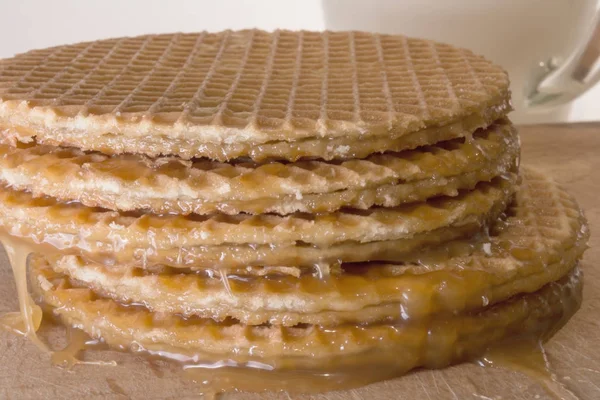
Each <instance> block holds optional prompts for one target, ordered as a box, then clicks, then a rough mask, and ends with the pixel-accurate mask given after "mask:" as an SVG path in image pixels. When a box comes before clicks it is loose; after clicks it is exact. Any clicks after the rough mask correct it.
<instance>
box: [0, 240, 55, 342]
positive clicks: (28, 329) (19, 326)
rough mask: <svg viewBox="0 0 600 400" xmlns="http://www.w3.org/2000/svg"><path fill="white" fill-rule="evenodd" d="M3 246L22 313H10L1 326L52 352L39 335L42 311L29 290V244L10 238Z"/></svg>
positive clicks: (3, 242)
mask: <svg viewBox="0 0 600 400" xmlns="http://www.w3.org/2000/svg"><path fill="white" fill-rule="evenodd" d="M2 244H3V245H4V249H5V250H6V254H7V255H8V259H9V262H10V265H11V267H12V271H13V275H14V279H15V283H16V285H17V295H18V298H19V310H20V311H19V313H16V312H10V313H7V314H5V315H3V316H2V317H0V325H2V327H3V328H4V329H7V330H9V331H12V332H16V333H18V334H20V335H23V336H25V337H26V338H28V339H29V340H31V342H32V343H33V344H35V345H36V346H37V347H38V348H39V349H40V350H42V351H44V352H50V349H49V348H48V346H47V345H46V344H45V343H43V342H42V341H41V340H40V339H39V337H38V335H37V330H38V329H39V327H40V324H41V323H42V309H41V308H40V306H38V305H37V304H35V302H34V301H33V299H32V298H31V295H30V294H29V290H28V289H27V258H28V256H29V254H31V249H30V247H29V246H28V245H27V244H24V243H23V242H21V241H20V240H18V239H13V238H11V237H9V236H4V237H3V238H2ZM19 316H20V318H19Z"/></svg>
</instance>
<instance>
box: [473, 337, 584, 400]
mask: <svg viewBox="0 0 600 400" xmlns="http://www.w3.org/2000/svg"><path fill="white" fill-rule="evenodd" d="M477 364H478V365H481V366H482V367H492V368H504V369H508V370H512V371H517V372H520V373H522V374H524V375H527V376H528V377H530V378H532V379H533V380H535V381H536V382H538V383H539V384H540V385H541V386H542V387H543V388H544V389H545V391H546V392H547V393H548V395H550V396H552V397H553V398H555V399H557V400H578V397H577V395H575V394H574V393H573V392H571V391H570V390H569V389H568V388H567V387H566V385H565V384H564V383H562V382H560V381H559V380H558V378H557V376H556V374H555V373H553V372H552V369H551V366H550V362H549V361H548V356H547V355H546V350H545V349H544V346H543V344H542V341H541V340H535V338H520V339H515V340H510V341H508V342H506V343H502V344H499V345H497V346H494V347H492V348H490V349H489V350H488V351H487V352H486V354H485V355H484V356H483V357H481V358H480V359H479V360H478V361H477Z"/></svg>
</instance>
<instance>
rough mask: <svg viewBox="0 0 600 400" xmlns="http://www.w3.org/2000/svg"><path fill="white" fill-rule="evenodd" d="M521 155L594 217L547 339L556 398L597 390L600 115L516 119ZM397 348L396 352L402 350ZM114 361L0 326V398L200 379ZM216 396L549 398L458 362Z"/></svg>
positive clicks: (6, 293) (156, 386) (160, 390)
mask: <svg viewBox="0 0 600 400" xmlns="http://www.w3.org/2000/svg"><path fill="white" fill-rule="evenodd" d="M521 132H522V143H523V157H522V162H523V163H524V164H529V165H533V166H537V167H539V168H541V169H543V170H546V171H547V172H549V173H551V174H552V175H553V176H554V177H555V178H556V179H557V180H558V181H559V182H561V183H563V184H564V186H565V187H567V188H568V189H569V190H570V191H571V192H572V193H573V194H574V195H575V196H576V198H577V199H578V201H579V202H580V204H581V206H582V207H583V208H584V210H585V211H586V215H587V217H588V219H589V221H590V224H591V230H592V238H591V241H590V249H589V250H588V251H587V252H586V254H585V258H584V261H583V263H582V265H583V267H584V271H585V291H584V303H583V306H582V308H581V310H580V311H579V312H578V313H577V314H576V316H575V317H574V318H573V319H572V320H571V321H570V322H569V323H568V324H567V326H566V327H565V328H564V329H562V330H561V331H560V332H559V333H558V334H557V335H556V336H555V337H554V338H553V339H552V340H550V342H548V343H547V344H546V350H547V354H548V359H549V362H550V365H551V369H552V371H553V372H554V373H555V374H556V377H557V379H558V381H560V382H561V383H562V384H563V385H564V387H565V388H566V390H564V391H563V393H562V394H561V395H560V396H559V397H564V398H567V399H571V398H573V399H575V398H579V399H586V400H593V399H600V269H599V268H598V266H597V265H596V263H595V262H596V260H597V259H598V258H599V257H600V241H599V236H597V235H596V233H597V232H599V231H600V124H580V125H549V126H528V127H523V128H521ZM16 309H17V301H16V290H15V287H14V283H13V279H12V274H11V272H10V271H9V267H8V265H7V260H6V257H5V255H4V254H3V252H2V253H0V311H9V310H10V311H12V310H16ZM399 356H401V355H399ZM106 357H110V358H114V359H116V360H117V361H118V362H119V366H117V367H96V366H76V367H75V368H73V369H72V370H64V369H60V368H57V367H51V366H50V361H49V357H48V355H45V354H42V353H40V352H39V351H38V350H37V349H36V348H35V347H34V346H33V345H32V344H31V343H28V342H27V341H25V340H23V339H22V338H19V337H15V336H13V335H11V334H8V333H3V332H2V333H0V399H76V398H81V399H83V398H85V399H128V398H131V399H143V400H150V399H174V398H176V399H194V398H202V396H200V395H199V391H198V387H197V386H196V385H195V384H193V383H192V382H188V381H184V380H182V379H180V378H179V377H178V376H176V375H172V374H169V373H162V372H158V371H157V369H156V368H155V367H154V366H153V364H152V363H149V362H147V361H144V360H142V359H137V358H135V357H133V356H130V355H123V354H118V353H111V354H107V355H106ZM222 398H223V399H240V400H241V399H284V400H288V399H292V398H293V399H322V400H336V399H353V400H361V399H453V400H458V399H484V400H485V399H494V400H500V399H507V400H508V399H547V398H548V399H549V398H553V397H551V396H550V394H549V393H548V392H547V391H546V390H545V389H544V387H543V386H542V385H541V384H540V382H539V381H537V380H536V379H532V378H529V377H527V376H525V375H523V374H521V373H519V372H515V371H510V370H504V369H496V368H482V367H479V366H477V365H474V364H463V365H458V366H455V367H452V368H448V369H445V370H438V371H418V372H415V373H412V374H409V375H407V376H404V377H402V378H398V379H395V380H392V381H387V382H382V383H377V384H373V385H370V386H367V387H364V388H361V389H357V390H352V391H342V392H332V393H325V394H320V395H312V396H309V395H305V396H292V395H288V394H286V393H265V394H245V393H231V394H227V395H225V396H223V397H222Z"/></svg>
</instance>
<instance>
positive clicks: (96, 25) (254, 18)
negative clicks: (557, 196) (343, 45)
mask: <svg viewBox="0 0 600 400" xmlns="http://www.w3.org/2000/svg"><path fill="white" fill-rule="evenodd" d="M365 1H368V0H365ZM398 1H402V0H398ZM499 1H502V0H499ZM523 1H527V0H523ZM565 1H568V0H565ZM0 15H1V16H2V23H1V24H0V38H2V39H1V42H0V57H9V56H11V55H13V54H15V53H19V52H23V51H26V50H29V49H33V48H41V47H47V46H52V45H58V44H63V43H73V42H78V41H86V40H95V39H99V38H106V37H116V36H124V35H138V34H142V33H161V32H176V31H184V32H185V31H200V30H209V31H216V30H223V29H228V28H231V29H239V28H252V27H258V28H262V29H267V30H272V29H276V28H287V29H309V30H321V29H324V27H325V22H324V17H323V11H322V9H321V4H320V0H298V1H292V0H288V1H285V0H262V1H261V0H210V1H201V0H102V1H84V0H52V1H50V0H0ZM599 104H600V86H598V87H596V88H594V89H592V90H591V91H589V92H588V93H587V94H585V95H584V96H583V97H582V98H580V99H579V100H577V101H576V102H575V104H574V107H573V108H572V111H571V113H570V115H569V120H571V121H585V120H600V106H599Z"/></svg>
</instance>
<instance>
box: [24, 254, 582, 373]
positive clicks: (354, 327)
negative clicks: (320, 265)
mask: <svg viewBox="0 0 600 400" xmlns="http://www.w3.org/2000/svg"><path fill="white" fill-rule="evenodd" d="M32 280H33V286H34V290H36V291H37V292H38V293H39V295H40V297H41V299H43V301H44V302H45V303H46V304H48V305H49V306H50V307H52V309H53V310H54V313H55V314H56V315H58V316H59V317H60V318H62V320H63V321H64V322H65V323H67V324H70V325H74V326H77V327H79V328H81V329H83V330H84V331H85V332H87V333H88V334H89V335H91V336H92V337H94V338H98V339H100V338H101V339H102V340H103V341H105V342H106V343H107V344H109V345H111V346H115V347H118V348H121V349H123V348H125V349H131V350H134V351H148V352H150V353H152V354H161V355H163V356H166V357H168V356H169V355H173V356H174V357H175V359H176V360H178V361H180V362H185V361H186V360H187V361H188V362H189V363H190V364H194V363H198V362H201V363H202V365H206V364H210V363H211V362H217V363H218V362H219V361H222V359H223V358H226V359H227V360H230V363H233V364H234V365H252V363H253V362H258V363H260V364H258V365H262V366H267V367H268V369H295V368H306V369H309V370H310V371H311V372H313V373H314V372H325V371H327V370H329V369H331V370H330V371H335V372H336V373H340V372H343V371H344V370H345V368H352V367H361V368H367V369H368V368H369V367H374V368H375V367H377V368H394V374H392V375H391V376H393V375H397V374H398V373H404V372H407V371H408V370H410V369H413V368H416V367H419V366H424V367H429V368H439V367H443V366H446V365H448V364H450V363H453V362H457V361H463V360H466V359H469V358H473V357H477V356H480V355H482V354H483V353H484V352H485V350H486V349H487V348H488V347H489V346H491V345H493V344H494V343H497V342H500V341H502V340H504V339H507V338H511V337H515V336H519V335H523V336H526V337H541V338H547V337H548V336H549V335H551V334H552V333H553V332H554V331H555V330H556V329H558V328H559V327H560V326H562V325H563V324H564V323H565V322H566V321H567V320H568V319H569V318H570V317H571V316H572V315H573V314H574V312H575V311H576V310H577V309H578V308H579V305H580V302H581V294H582V293H581V291H582V282H581V275H580V273H579V271H578V270H577V269H575V270H574V271H573V272H571V273H570V274H567V276H566V277H565V278H563V279H562V280H560V281H558V282H551V283H550V284H548V285H546V286H545V287H544V288H542V289H541V290H539V291H538V292H534V293H531V294H524V295H520V296H516V297H513V298H511V299H509V300H507V301H505V302H502V303H498V304H496V305H494V306H490V307H486V308H483V309H481V310H480V311H478V312H475V313H466V314H458V315H454V314H446V315H443V316H438V317H437V318H425V319H416V320H407V321H399V322H395V323H389V322H388V323H386V322H383V323H376V324H342V325H338V326H335V327H327V326H321V325H310V324H303V325H297V326H293V327H285V326H281V325H270V324H263V325H245V324H241V323H239V322H237V321H235V320H228V321H224V322H217V321H215V320H213V319H210V318H184V317H182V316H179V315H176V314H164V313H152V312H149V311H148V310H147V309H146V308H145V307H143V306H137V307H132V306H123V305H120V304H119V303H117V302H115V301H113V300H111V299H107V298H104V297H99V296H98V295H97V294H96V293H94V292H93V291H91V290H90V289H88V288H86V287H81V286H78V285H77V284H74V283H73V282H72V281H70V280H69V279H68V277H66V276H65V275H60V274H56V273H54V272H53V271H52V270H51V269H50V268H47V267H45V266H44V265H43V264H41V265H40V264H36V265H34V266H33V275H32ZM398 354H402V355H403V356H402V357H398ZM248 363H249V364H248ZM228 365H229V364H228ZM255 365H256V364H255ZM378 378H379V379H384V378H383V377H382V376H381V375H378Z"/></svg>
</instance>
